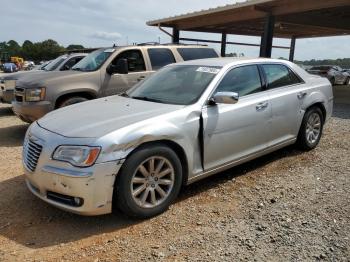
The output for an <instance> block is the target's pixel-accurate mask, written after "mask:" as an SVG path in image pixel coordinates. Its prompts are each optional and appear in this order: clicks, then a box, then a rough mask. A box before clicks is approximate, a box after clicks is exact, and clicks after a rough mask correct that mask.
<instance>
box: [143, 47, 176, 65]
mask: <svg viewBox="0 0 350 262" xmlns="http://www.w3.org/2000/svg"><path fill="white" fill-rule="evenodd" d="M148 55H149V58H150V60H151V64H152V68H153V70H158V69H160V68H161V67H163V66H166V65H168V64H172V63H175V58H174V55H173V53H172V52H171V50H170V49H168V48H151V49H148Z"/></svg>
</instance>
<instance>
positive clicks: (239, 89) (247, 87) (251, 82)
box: [215, 65, 263, 96]
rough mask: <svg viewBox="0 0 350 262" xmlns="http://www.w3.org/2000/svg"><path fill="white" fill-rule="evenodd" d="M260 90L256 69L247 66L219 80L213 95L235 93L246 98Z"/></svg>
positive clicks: (252, 66)
mask: <svg viewBox="0 0 350 262" xmlns="http://www.w3.org/2000/svg"><path fill="white" fill-rule="evenodd" d="M262 90H263V89H262V87H261V80H260V74H259V70H258V67H257V66H256V65H249V66H242V67H238V68H234V69H232V70H231V71H229V72H228V73H227V74H226V75H225V76H224V78H223V79H222V80H221V82H220V84H219V85H218V87H217V89H216V91H215V93H217V92H235V93H238V94H239V96H246V95H250V94H254V93H257V92H261V91H262Z"/></svg>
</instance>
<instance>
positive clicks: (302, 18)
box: [147, 0, 350, 61]
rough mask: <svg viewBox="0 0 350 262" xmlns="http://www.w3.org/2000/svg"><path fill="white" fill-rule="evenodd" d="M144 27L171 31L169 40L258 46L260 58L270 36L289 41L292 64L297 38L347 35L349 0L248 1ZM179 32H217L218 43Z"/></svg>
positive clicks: (266, 52)
mask: <svg viewBox="0 0 350 262" xmlns="http://www.w3.org/2000/svg"><path fill="white" fill-rule="evenodd" d="M147 25H150V26H157V27H159V29H161V30H162V31H163V32H166V31H165V30H164V29H163V28H162V27H168V28H172V30H173V32H172V34H171V37H172V41H173V42H174V43H178V42H180V41H181V40H183V41H197V42H209V43H220V44H221V55H222V56H225V53H226V45H227V44H236V45H250V46H260V56H261V57H271V52H272V48H273V45H272V42H273V37H278V38H290V39H291V45H290V46H289V47H281V46H276V47H277V48H287V49H290V55H289V59H290V60H291V61H293V59H294V51H295V41H296V39H299V38H311V37H324V36H339V35H349V34H350V0H251V1H246V2H243V3H237V4H232V5H226V6H223V7H218V8H213V9H208V10H202V11H198V12H193V13H188V14H184V15H179V16H174V17H169V18H164V19H159V20H154V21H149V22H147ZM181 31H194V32H204V33H219V34H221V41H213V40H205V39H193V38H181V37H180V32H181ZM228 34H235V35H247V36H258V37H261V43H260V45H257V44H246V43H239V42H228V41H227V35H228Z"/></svg>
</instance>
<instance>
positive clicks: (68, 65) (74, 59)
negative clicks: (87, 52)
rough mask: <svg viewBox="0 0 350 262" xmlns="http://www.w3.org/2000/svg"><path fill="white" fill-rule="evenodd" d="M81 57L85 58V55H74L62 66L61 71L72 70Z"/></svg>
mask: <svg viewBox="0 0 350 262" xmlns="http://www.w3.org/2000/svg"><path fill="white" fill-rule="evenodd" d="M81 59H83V56H77V57H72V58H71V59H69V60H68V61H67V62H66V63H65V64H64V65H63V66H62V67H61V69H60V71H65V70H70V69H71V68H72V67H73V66H74V65H75V64H76V63H78V62H79V61H80V60H81Z"/></svg>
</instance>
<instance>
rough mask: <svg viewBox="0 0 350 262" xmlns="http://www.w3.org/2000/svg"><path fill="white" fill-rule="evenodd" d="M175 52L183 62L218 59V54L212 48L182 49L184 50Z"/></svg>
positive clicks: (180, 49) (179, 49)
mask: <svg viewBox="0 0 350 262" xmlns="http://www.w3.org/2000/svg"><path fill="white" fill-rule="evenodd" d="M177 51H178V52H179V54H180V55H181V56H182V58H183V60H184V61H188V60H195V59H202V58H214V57H218V54H217V53H216V52H215V51H214V49H212V48H185V47H184V48H178V49H177Z"/></svg>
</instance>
